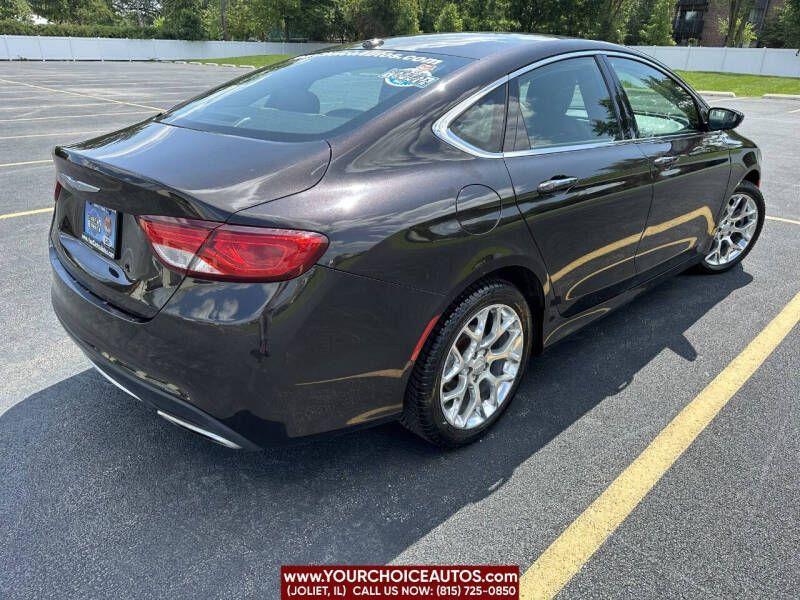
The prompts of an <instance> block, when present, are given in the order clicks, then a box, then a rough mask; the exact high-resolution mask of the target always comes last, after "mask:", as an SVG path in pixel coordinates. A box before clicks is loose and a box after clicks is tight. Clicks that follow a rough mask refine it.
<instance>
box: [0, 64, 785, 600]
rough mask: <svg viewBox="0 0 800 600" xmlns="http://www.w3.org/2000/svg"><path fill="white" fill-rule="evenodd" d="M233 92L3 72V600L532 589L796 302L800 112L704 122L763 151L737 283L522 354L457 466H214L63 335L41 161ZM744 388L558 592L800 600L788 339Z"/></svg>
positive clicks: (324, 450)
mask: <svg viewBox="0 0 800 600" xmlns="http://www.w3.org/2000/svg"><path fill="white" fill-rule="evenodd" d="M243 72H244V71H242V70H240V69H230V68H224V67H209V66H198V65H177V64H157V63H142V64H137V63H31V62H27V63H18V62H17V63H0V272H1V273H2V274H3V285H2V287H0V357H2V360H1V361H0V450H1V451H0V540H2V541H1V542H0V597H3V598H51V597H57V598H106V597H117V598H128V597H137V598H151V597H152V598H156V597H197V596H200V595H202V596H204V597H220V598H221V597H225V598H250V597H261V598H271V597H276V590H277V582H278V566H279V565H281V564H305V563H337V564H342V563H366V564H378V563H439V564H442V563H444V564H448V563H472V564H475V563H501V564H518V565H520V567H521V569H522V571H523V572H524V571H526V570H527V569H528V568H529V567H530V566H531V565H533V564H535V562H536V561H537V558H538V557H540V555H542V553H543V552H544V551H545V550H546V549H547V548H548V547H550V546H551V544H553V542H554V541H556V540H558V539H560V536H562V533H563V532H565V530H567V529H568V528H569V527H570V525H571V524H572V523H574V522H575V521H576V519H577V518H579V517H580V516H581V515H582V514H583V513H584V511H585V510H586V509H587V507H589V506H590V504H592V502H593V501H594V500H595V499H596V498H597V497H598V496H599V495H601V494H602V493H603V492H604V490H606V489H607V488H609V485H610V484H612V482H614V481H615V479H616V478H617V477H618V476H619V475H620V474H621V473H623V472H624V471H625V470H626V469H627V468H628V466H629V465H631V463H632V462H633V461H634V460H635V459H636V458H637V457H638V456H639V455H640V454H641V453H642V452H643V450H645V448H647V447H648V444H650V443H651V442H652V441H653V440H654V439H655V438H656V436H658V435H659V432H661V431H662V430H664V428H665V427H666V426H667V425H668V424H669V423H670V421H672V420H673V418H674V417H675V416H676V415H677V414H678V413H679V412H680V411H681V410H682V409H683V408H684V407H685V406H687V405H688V404H690V403H691V402H692V401H693V400H694V399H695V398H697V397H698V394H700V393H701V392H702V391H703V390H704V388H705V387H706V386H707V385H708V384H709V382H711V381H712V380H713V379H714V378H715V377H717V375H718V374H720V373H722V372H723V371H725V370H726V367H727V366H728V365H729V364H730V363H731V361H733V360H734V359H735V358H736V357H737V355H739V354H740V353H741V352H742V351H743V350H744V349H745V348H746V347H747V346H748V344H749V343H750V342H751V341H752V340H753V339H754V338H755V337H756V336H757V335H758V334H759V332H761V331H762V330H763V329H764V328H765V327H766V326H767V325H768V323H769V322H770V321H771V320H772V319H773V318H774V317H775V316H776V315H778V314H779V312H780V311H781V310H782V309H783V308H784V307H785V306H786V305H787V304H788V303H790V301H791V300H792V298H793V297H794V296H795V295H796V294H797V293H798V292H800V170H799V169H798V167H800V102H797V101H795V102H792V101H781V100H764V99H760V98H759V99H756V98H752V99H749V98H742V99H735V100H725V101H713V103H714V104H718V105H723V106H730V107H733V108H737V109H739V110H742V111H743V112H745V114H746V119H745V122H744V123H743V125H742V126H741V128H740V130H741V131H742V132H743V133H744V134H745V135H748V136H750V137H751V138H753V139H754V140H755V141H756V142H758V143H759V144H760V146H761V148H762V151H763V160H764V164H765V171H764V173H763V176H762V182H763V183H762V188H763V190H764V193H765V196H766V199H767V206H768V214H769V216H770V217H771V218H770V219H769V220H767V221H766V223H765V226H764V231H763V233H762V237H761V239H760V241H759V243H758V245H757V246H756V247H755V249H754V250H753V252H752V253H751V254H750V255H749V256H748V258H747V259H746V260H745V261H744V263H743V264H742V265H741V266H740V267H738V268H736V269H734V270H733V271H731V272H729V273H727V274H724V275H720V276H715V277H703V276H697V275H682V276H679V277H677V278H675V279H673V280H670V281H668V282H666V283H664V284H662V285H661V286H659V287H658V288H656V289H655V290H653V291H652V292H651V293H649V294H648V295H646V296H643V297H641V298H640V299H638V300H636V301H635V302H633V303H632V304H630V305H629V306H627V307H626V308H624V309H622V310H620V311H618V312H616V313H614V314H612V315H611V316H609V317H607V318H606V319H604V320H602V321H600V322H598V323H596V324H594V325H592V326H590V327H589V328H587V329H584V330H583V331H581V332H580V333H578V334H577V335H575V336H573V337H571V338H570V339H568V340H566V341H564V342H563V343H561V344H559V345H558V346H556V347H554V348H552V349H551V350H550V351H548V352H547V353H546V354H545V355H544V356H542V357H539V358H536V359H535V360H534V361H533V362H532V364H531V365H530V369H529V372H528V376H527V378H526V380H525V381H524V382H523V384H522V386H521V388H520V391H519V395H518V397H517V399H516V400H515V403H514V404H513V405H512V406H511V407H510V409H509V412H508V413H507V415H506V416H505V418H504V419H503V420H502V421H501V422H500V423H499V424H498V426H497V427H496V428H495V429H494V430H493V431H492V433H491V434H490V435H489V436H488V437H487V438H486V439H484V440H483V441H482V442H480V443H477V444H474V445H472V446H470V447H468V448H465V449H462V450H459V451H455V452H445V453H443V452H441V451H439V450H436V449H434V448H432V447H429V446H428V445H426V444H425V443H424V442H422V441H420V440H419V439H417V438H416V437H414V436H413V435H411V434H409V433H407V432H406V431H405V430H403V429H402V428H401V427H400V426H395V425H388V426H383V427H379V428H376V429H372V430H369V431H364V432H361V433H356V434H352V435H347V436H343V437H339V438H335V439H330V440H326V441H321V442H315V443H313V444H308V445H304V446H299V447H294V448H286V449H278V450H270V451H268V452H265V453H262V454H244V453H235V452H231V451H228V450H225V449H223V448H221V447H217V446H215V445H213V444H210V443H208V442H206V441H204V440H202V439H199V438H197V437H194V436H192V435H191V434H189V433H186V432H184V431H182V430H178V429H176V428H174V427H173V426H171V425H169V424H168V423H166V422H164V421H163V420H161V419H159V418H157V417H156V416H155V415H154V414H153V413H152V412H150V411H149V410H147V409H146V408H144V407H143V406H142V405H139V404H137V403H136V402H135V401H134V400H133V399H131V398H129V397H127V396H126V395H125V394H123V393H122V392H121V391H119V390H118V389H117V388H115V387H114V386H112V385H111V384H110V383H108V382H106V381H105V380H104V379H102V377H101V376H99V375H98V374H97V373H96V372H94V371H93V370H91V369H89V364H88V362H87V361H86V360H85V359H84V358H83V356H82V355H81V354H80V352H79V351H78V350H77V348H75V347H74V346H73V344H72V343H71V342H70V341H69V340H68V339H67V337H66V335H65V334H64V332H63V331H62V330H61V328H60V326H59V325H58V323H57V322H56V319H55V316H54V315H53V314H52V312H51V310H50V302H49V278H50V274H49V264H48V260H47V252H46V251H47V244H46V232H47V228H48V225H49V219H50V213H49V211H48V210H46V209H48V208H49V207H50V206H51V205H52V190H53V183H54V181H53V179H54V178H53V169H52V165H51V164H50V161H49V156H50V151H51V149H52V147H53V146H54V145H55V144H58V143H66V142H69V141H74V140H78V139H82V138H88V137H92V136H93V135H95V134H97V133H100V132H103V131H109V130H113V129H117V128H120V127H122V126H124V125H126V124H130V123H133V122H136V121H139V120H141V119H143V118H145V117H146V116H148V115H151V114H153V113H154V112H156V111H157V110H161V109H164V108H167V107H169V106H171V105H173V104H175V103H177V102H178V101H180V100H183V99H185V98H188V97H191V96H193V95H195V94H196V93H199V92H200V91H201V90H203V89H206V88H208V87H211V86H213V85H215V84H218V83H220V82H222V81H225V80H227V79H230V78H232V77H234V76H236V75H239V74H241V73H243ZM213 159H214V157H209V160H213ZM733 368H734V369H735V368H736V365H735V364H734V367H733ZM726 372H727V371H726ZM733 392H734V393H733V395H732V397H730V400H729V401H727V403H725V404H724V406H722V408H721V410H720V412H719V414H718V415H717V416H716V418H715V419H714V420H713V421H711V423H710V424H709V425H708V426H707V427H706V428H704V429H702V431H700V433H699V435H698V437H697V438H696V440H694V442H693V443H692V444H691V445H689V447H688V449H687V450H686V452H685V453H684V454H682V455H681V456H680V457H679V458H678V459H677V461H676V462H675V463H674V464H673V465H672V466H671V467H670V468H669V469H668V470H667V471H666V473H665V474H664V476H663V478H661V479H660V480H658V481H657V482H655V483H654V485H652V486H651V487H652V489H650V488H648V491H649V493H647V494H646V495H645V496H644V497H643V499H641V501H640V502H636V504H635V506H634V507H633V510H632V512H631V513H630V514H629V515H627V518H624V519H623V520H622V522H621V524H620V525H619V527H618V528H614V529H611V530H609V531H607V532H604V533H603V535H602V536H601V540H602V542H603V543H602V544H601V545H600V547H599V550H597V552H596V553H595V554H594V555H593V556H591V557H587V558H588V560H585V561H581V562H580V564H578V572H577V574H576V575H575V576H574V577H573V578H571V579H570V580H569V581H568V582H567V583H566V585H565V586H564V587H563V589H562V590H561V593H560V596H559V597H563V598H598V597H601V598H615V597H619V598H631V597H635V598H663V597H670V598H697V597H711V598H730V597H736V598H795V597H797V591H798V589H800V563H799V562H798V556H800V472H799V471H800V468H799V467H798V464H800V463H799V462H798V460H799V459H800V328H798V327H795V328H794V329H793V330H792V331H790V332H789V334H788V335H787V336H786V337H785V339H783V341H782V342H781V343H779V344H777V346H776V347H775V349H774V351H773V352H772V353H771V354H769V353H768V355H767V357H766V360H765V361H764V363H763V364H762V365H761V366H760V367H759V368H758V370H756V371H755V373H754V374H753V375H752V376H751V377H749V378H748V379H746V381H745V382H744V384H743V385H742V386H741V388H738V389H734V390H733ZM579 541H581V540H579ZM581 543H583V542H582V541H581ZM584 563H585V564H584Z"/></svg>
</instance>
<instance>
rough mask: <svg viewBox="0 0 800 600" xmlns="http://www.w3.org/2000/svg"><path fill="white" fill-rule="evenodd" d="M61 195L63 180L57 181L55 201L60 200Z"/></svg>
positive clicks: (54, 193) (54, 194)
mask: <svg viewBox="0 0 800 600" xmlns="http://www.w3.org/2000/svg"><path fill="white" fill-rule="evenodd" d="M60 195H61V182H60V181H56V189H55V190H53V202H58V197H59V196H60Z"/></svg>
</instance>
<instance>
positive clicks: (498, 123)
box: [450, 85, 506, 152]
mask: <svg viewBox="0 0 800 600" xmlns="http://www.w3.org/2000/svg"><path fill="white" fill-rule="evenodd" d="M505 123H506V86H505V85H501V86H500V87H498V88H496V89H494V90H492V91H491V92H489V93H488V94H486V95H485V96H484V97H483V98H481V99H480V100H478V101H477V102H476V103H475V104H473V105H472V106H470V107H469V108H468V109H467V110H465V111H464V112H463V113H461V115H459V117H458V118H456V119H455V120H454V121H453V123H452V124H451V125H450V131H452V132H453V133H454V134H455V135H456V136H458V137H459V138H461V139H462V140H464V141H465V142H467V143H468V144H471V145H472V146H475V147H476V148H480V149H481V150H485V151H486V152H500V149H501V147H502V145H503V133H504V131H505Z"/></svg>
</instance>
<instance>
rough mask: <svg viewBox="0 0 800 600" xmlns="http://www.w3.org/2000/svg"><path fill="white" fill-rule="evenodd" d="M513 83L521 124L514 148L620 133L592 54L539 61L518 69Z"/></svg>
mask: <svg viewBox="0 0 800 600" xmlns="http://www.w3.org/2000/svg"><path fill="white" fill-rule="evenodd" d="M516 85H517V86H518V89H519V110H520V112H521V115H522V119H521V120H522V122H523V123H524V127H523V129H524V130H525V131H524V132H518V133H517V142H516V144H515V148H516V149H517V150H522V149H534V150H535V149H540V148H552V147H558V146H573V145H580V144H589V143H596V142H606V141H613V140H616V139H619V136H620V127H619V122H618V121H617V115H616V112H615V111H614V106H613V104H612V102H611V97H610V95H609V93H608V88H607V87H606V84H605V81H604V80H603V76H602V75H601V74H600V69H599V68H598V66H597V63H596V62H595V60H594V58H592V57H581V58H571V59H567V60H561V61H558V62H554V63H551V64H548V65H544V66H542V67H538V68H536V69H534V70H532V71H530V72H528V73H525V74H524V75H520V76H519V77H518V78H517V80H516ZM520 133H522V143H521V144H520ZM525 134H527V139H525Z"/></svg>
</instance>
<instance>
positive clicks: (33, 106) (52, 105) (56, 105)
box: [0, 102, 105, 110]
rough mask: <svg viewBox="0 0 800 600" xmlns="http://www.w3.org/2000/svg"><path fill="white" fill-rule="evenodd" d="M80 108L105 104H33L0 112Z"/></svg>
mask: <svg viewBox="0 0 800 600" xmlns="http://www.w3.org/2000/svg"><path fill="white" fill-rule="evenodd" d="M80 106H105V102H87V103H86V104H33V105H28V106H0V110H40V109H42V108H76V107H80Z"/></svg>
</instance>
